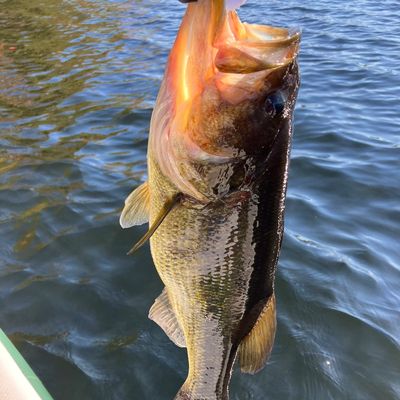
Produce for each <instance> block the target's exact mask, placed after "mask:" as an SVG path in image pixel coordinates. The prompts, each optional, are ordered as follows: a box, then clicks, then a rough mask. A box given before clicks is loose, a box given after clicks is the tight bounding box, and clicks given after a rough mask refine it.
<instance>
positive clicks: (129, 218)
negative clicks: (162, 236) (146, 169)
mask: <svg viewBox="0 0 400 400" xmlns="http://www.w3.org/2000/svg"><path fill="white" fill-rule="evenodd" d="M149 203H150V194H149V186H148V184H147V182H144V183H143V184H142V185H140V186H139V187H137V188H136V189H135V190H134V191H133V192H132V193H131V194H130V195H129V196H128V197H127V198H126V200H125V206H124V209H123V210H122V213H121V217H120V218H119V223H120V225H121V227H122V228H124V229H125V228H130V227H132V226H134V225H142V224H144V223H146V222H149Z"/></svg>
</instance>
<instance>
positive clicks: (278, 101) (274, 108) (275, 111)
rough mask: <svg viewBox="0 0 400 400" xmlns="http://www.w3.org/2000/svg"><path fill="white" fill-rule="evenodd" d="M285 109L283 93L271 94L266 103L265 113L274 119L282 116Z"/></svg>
mask: <svg viewBox="0 0 400 400" xmlns="http://www.w3.org/2000/svg"><path fill="white" fill-rule="evenodd" d="M284 109H285V98H284V96H283V94H282V92H274V93H271V94H270V95H269V96H268V97H267V98H266V99H265V102H264V111H265V112H266V114H267V115H268V116H269V117H271V118H273V117H275V116H277V115H280V114H282V112H283V110H284Z"/></svg>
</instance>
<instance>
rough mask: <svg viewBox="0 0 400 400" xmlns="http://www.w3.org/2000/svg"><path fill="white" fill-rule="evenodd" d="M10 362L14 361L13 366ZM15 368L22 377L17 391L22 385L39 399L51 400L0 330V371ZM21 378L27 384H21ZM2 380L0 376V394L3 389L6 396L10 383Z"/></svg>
mask: <svg viewBox="0 0 400 400" xmlns="http://www.w3.org/2000/svg"><path fill="white" fill-rule="evenodd" d="M4 350H5V351H4ZM7 354H8V355H9V356H10V357H11V359H12V360H10V359H9V358H8V357H7ZM12 361H14V363H15V365H12V364H13V363H12ZM15 367H18V369H19V371H20V372H21V373H22V375H23V376H22V375H21V377H20V380H21V382H20V383H21V385H20V384H18V389H20V387H21V386H22V385H25V386H26V387H27V388H28V390H30V389H29V388H31V389H33V391H34V392H36V394H37V396H38V398H39V399H41V400H53V398H52V397H51V395H50V393H49V392H48V391H47V389H46V388H45V387H44V386H43V384H42V382H41V381H40V379H39V378H38V377H37V375H36V374H35V373H34V372H33V370H32V368H31V367H30V366H29V365H28V363H27V362H26V361H25V359H24V358H23V357H22V355H21V354H20V353H19V351H18V350H17V348H16V347H15V346H14V345H13V343H12V342H11V341H10V339H9V338H8V337H7V336H6V334H5V333H4V332H3V331H2V330H1V329H0V370H1V368H6V369H9V370H10V371H11V370H14V371H15ZM11 373H12V372H11ZM14 376H15V374H14ZM23 377H25V378H26V380H27V381H28V382H22V381H24V378H23ZM2 379H5V378H4V376H0V394H1V393H2V390H3V388H5V389H4V390H6V393H7V394H8V393H9V391H10V386H12V385H11V384H10V382H4V381H2ZM11 389H12V388H11ZM10 399H11V398H10Z"/></svg>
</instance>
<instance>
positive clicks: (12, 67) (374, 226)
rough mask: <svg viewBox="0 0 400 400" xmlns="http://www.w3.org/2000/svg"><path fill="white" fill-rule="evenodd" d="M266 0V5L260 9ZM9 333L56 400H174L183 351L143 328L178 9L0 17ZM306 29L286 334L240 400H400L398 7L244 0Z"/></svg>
mask: <svg viewBox="0 0 400 400" xmlns="http://www.w3.org/2000/svg"><path fill="white" fill-rule="evenodd" d="M258 3H259V4H258ZM0 5H1V8H0V243H1V246H0V327H1V328H3V329H4V330H5V332H6V333H7V334H8V335H9V336H10V338H11V339H12V340H13V342H14V343H15V345H16V346H17V347H18V349H19V350H20V351H21V352H22V354H23V355H24V357H25V358H26V359H27V360H28V361H29V363H30V364H31V366H32V367H33V369H34V370H35V371H36V372H37V374H38V375H39V377H40V378H41V379H42V380H43V382H44V384H45V386H46V387H47V388H48V390H49V391H50V392H51V393H52V394H53V396H54V398H55V399H56V400H58V399H60V400H64V399H65V400H71V399H74V400H75V399H76V400H92V399H93V400H124V399H143V400H147V399H152V400H171V399H172V398H173V396H174V395H175V393H176V392H177V390H178V388H179V387H180V385H181V384H182V382H183V380H184V379H185V377H186V368H187V363H186V352H185V350H182V349H178V348H177V347H175V346H174V345H173V344H172V342H170V341H169V339H168V338H167V337H166V336H165V335H164V333H163V332H162V331H161V329H160V328H159V327H158V326H157V325H155V324H154V323H153V322H151V321H150V320H148V319H147V313H148V310H149V308H150V306H151V304H152V303H153V301H154V299H155V298H156V297H157V296H158V294H159V293H160V291H161V288H162V285H161V282H160V280H159V278H158V276H157V274H156V272H155V269H154V267H153V265H152V260H151V257H150V253H149V248H148V246H145V247H144V248H143V249H141V250H140V251H139V252H138V253H137V254H136V255H135V256H134V257H127V256H126V255H125V254H126V251H127V250H128V249H129V248H130V246H131V245H132V244H133V243H134V242H135V240H137V239H138V238H139V237H140V236H141V235H142V234H143V232H144V228H138V229H133V230H128V231H123V230H122V229H120V227H119V224H118V218H119V213H120V210H121V207H122V204H123V200H124V199H125V197H126V195H127V194H128V193H129V192H130V191H131V190H132V188H133V187H135V186H136V185H138V184H139V183H140V182H141V181H142V180H144V179H146V145H147V137H148V127H149V120H150V115H151V111H152V107H153V105H154V101H155V97H156V94H157V92H158V87H159V84H160V80H161V78H162V74H163V68H164V65H165V62H166V57H167V54H168V51H169V49H170V47H171V43H172V41H173V39H174V37H175V34H176V30H177V28H178V24H179V21H180V18H181V16H182V13H183V11H184V6H183V5H182V4H180V3H179V2H178V1H177V0H168V1H164V2H159V1H155V0H146V1H132V0H131V1H105V0H104V1H102V0H98V1H94V0H93V1H87V0H70V1H61V0H46V1H43V0H42V1H39V0H30V1H28V0H6V1H4V0H3V1H1V2H0ZM241 16H242V17H243V18H244V19H246V20H247V21H251V22H259V23H266V24H273V25H278V26H279V25H283V26H300V27H302V28H303V41H302V50H301V56H300V65H301V70H302V87H301V91H300V96H299V100H298V105H297V109H296V115H295V136H294V142H293V151H292V161H291V169H290V178H289V190H288V198H287V210H286V230H285V238H284V245H283V249H282V253H281V257H280V262H279V272H278V274H277V281H276V291H277V298H278V331H277V337H276V342H275V347H274V350H273V353H272V356H271V358H270V361H269V363H268V365H267V367H266V368H265V369H264V370H263V371H262V372H261V373H259V374H258V375H255V376H248V375H241V374H240V373H239V372H238V371H235V373H234V376H233V380H232V384H231V399H233V400H249V399H254V400H288V399H296V400H330V399H334V400H399V399H400V244H399V242H400V235H399V226H400V225H399V224H400V202H399V199H400V145H399V137H400V135H399V131H400V115H399V114H400V63H399V56H400V23H399V21H400V7H399V3H398V1H396V0H386V1H380V2H377V1H372V0H359V1H352V2H345V1H338V0H337V1H327V0H322V1H318V2H315V1H311V0H305V1H294V0H287V1H284V2H283V1H278V0H273V1H268V2H260V1H256V0H249V1H248V4H246V5H245V6H244V7H243V8H242V9H241Z"/></svg>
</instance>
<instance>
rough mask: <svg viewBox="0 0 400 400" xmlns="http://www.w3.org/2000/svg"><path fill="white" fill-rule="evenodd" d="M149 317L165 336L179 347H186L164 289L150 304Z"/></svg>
mask: <svg viewBox="0 0 400 400" xmlns="http://www.w3.org/2000/svg"><path fill="white" fill-rule="evenodd" d="M149 318H150V319H151V320H153V321H154V322H155V323H157V324H158V325H160V327H161V328H162V329H163V330H164V332H165V333H166V334H167V336H168V337H169V338H170V339H171V340H172V341H173V342H174V343H175V344H176V345H177V346H179V347H186V343H185V337H184V335H183V332H182V329H181V327H180V325H179V322H178V320H177V319H176V316H175V313H174V311H173V310H172V307H171V303H170V302H169V298H168V293H167V290H166V289H164V290H163V291H162V293H161V294H160V296H158V297H157V298H156V301H155V302H154V304H153V305H152V307H151V308H150V311H149Z"/></svg>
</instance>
